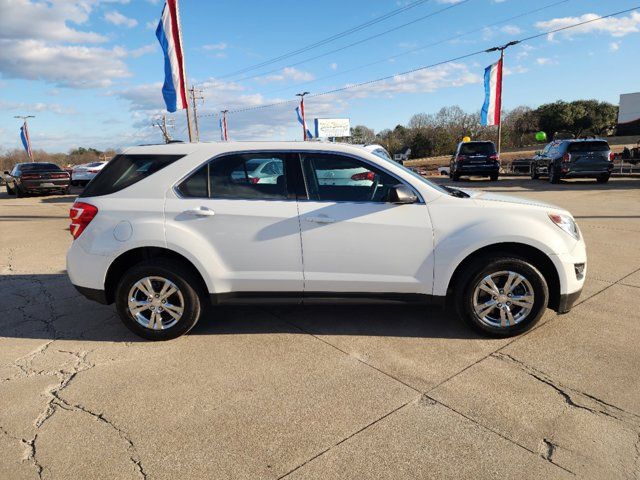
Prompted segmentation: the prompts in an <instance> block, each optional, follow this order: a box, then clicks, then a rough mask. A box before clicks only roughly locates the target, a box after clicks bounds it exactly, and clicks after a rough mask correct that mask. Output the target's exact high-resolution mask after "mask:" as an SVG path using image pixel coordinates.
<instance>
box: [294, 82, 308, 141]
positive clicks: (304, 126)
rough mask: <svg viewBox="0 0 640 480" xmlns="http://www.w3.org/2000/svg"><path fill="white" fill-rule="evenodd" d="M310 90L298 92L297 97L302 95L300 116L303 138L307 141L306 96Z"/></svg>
mask: <svg viewBox="0 0 640 480" xmlns="http://www.w3.org/2000/svg"><path fill="white" fill-rule="evenodd" d="M308 94H309V92H303V93H296V97H300V116H301V117H302V139H303V140H304V141H305V142H306V141H307V120H306V118H305V113H304V96H305V95H308Z"/></svg>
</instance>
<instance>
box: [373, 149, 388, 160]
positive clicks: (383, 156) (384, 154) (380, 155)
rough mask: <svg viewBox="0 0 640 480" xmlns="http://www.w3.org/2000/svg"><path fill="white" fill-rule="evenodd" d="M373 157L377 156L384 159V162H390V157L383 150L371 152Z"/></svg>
mask: <svg viewBox="0 0 640 480" xmlns="http://www.w3.org/2000/svg"><path fill="white" fill-rule="evenodd" d="M371 153H373V154H374V155H377V156H378V157H380V158H384V159H385V160H391V155H389V153H388V152H387V151H386V150H385V149H384V148H376V149H375V150H374V151H373V152H371Z"/></svg>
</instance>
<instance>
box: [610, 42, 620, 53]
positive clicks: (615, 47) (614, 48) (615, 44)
mask: <svg viewBox="0 0 640 480" xmlns="http://www.w3.org/2000/svg"><path fill="white" fill-rule="evenodd" d="M621 43H622V42H611V43H610V44H609V50H610V51H611V52H617V51H618V50H620V44H621Z"/></svg>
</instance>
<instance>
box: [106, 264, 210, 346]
mask: <svg viewBox="0 0 640 480" xmlns="http://www.w3.org/2000/svg"><path fill="white" fill-rule="evenodd" d="M198 284H199V283H198V280H197V279H196V278H195V277H194V275H193V274H192V273H191V272H190V271H189V270H188V269H186V268H185V267H184V266H183V265H182V264H181V263H179V262H175V261H172V260H168V259H153V260H147V261H144V262H141V263H139V264H138V265H135V266H134V267H132V268H131V269H129V270H128V271H127V272H126V273H125V274H124V276H123V277H122V279H121V280H120V283H119V284H118V287H117V290H116V308H117V310H118V314H119V316H120V318H121V319H122V321H123V322H124V324H125V325H126V326H127V328H129V329H130V330H131V331H132V332H134V333H135V334H137V335H139V336H141V337H143V338H146V339H148V340H170V339H172V338H176V337H179V336H181V335H184V334H185V333H187V332H188V331H189V330H191V329H192V328H193V326H194V325H195V324H196V323H197V322H198V319H199V318H200V312H201V302H200V297H199V295H198V292H197V291H196V289H195V288H194V286H196V285H198Z"/></svg>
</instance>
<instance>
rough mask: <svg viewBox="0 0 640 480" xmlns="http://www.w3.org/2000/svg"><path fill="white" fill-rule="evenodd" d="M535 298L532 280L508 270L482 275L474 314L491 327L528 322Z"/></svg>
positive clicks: (477, 288) (477, 289)
mask: <svg viewBox="0 0 640 480" xmlns="http://www.w3.org/2000/svg"><path fill="white" fill-rule="evenodd" d="M534 301H535V294H534V290H533V287H532V286H531V283H530V282H529V280H527V278H526V277H525V276H524V275H522V274H520V273H517V272H513V271H507V270H505V271H500V272H495V273H492V274H489V275H487V276H486V277H484V278H482V279H481V280H480V281H479V282H478V284H477V285H476V287H475V289H474V291H473V311H474V314H475V315H476V318H477V319H478V320H479V321H480V322H482V323H483V324H485V325H487V326H490V327H498V328H506V327H511V326H513V325H516V324H518V323H520V322H522V321H524V320H525V319H526V318H527V317H528V316H529V314H530V313H531V311H532V310H533V306H534Z"/></svg>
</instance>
